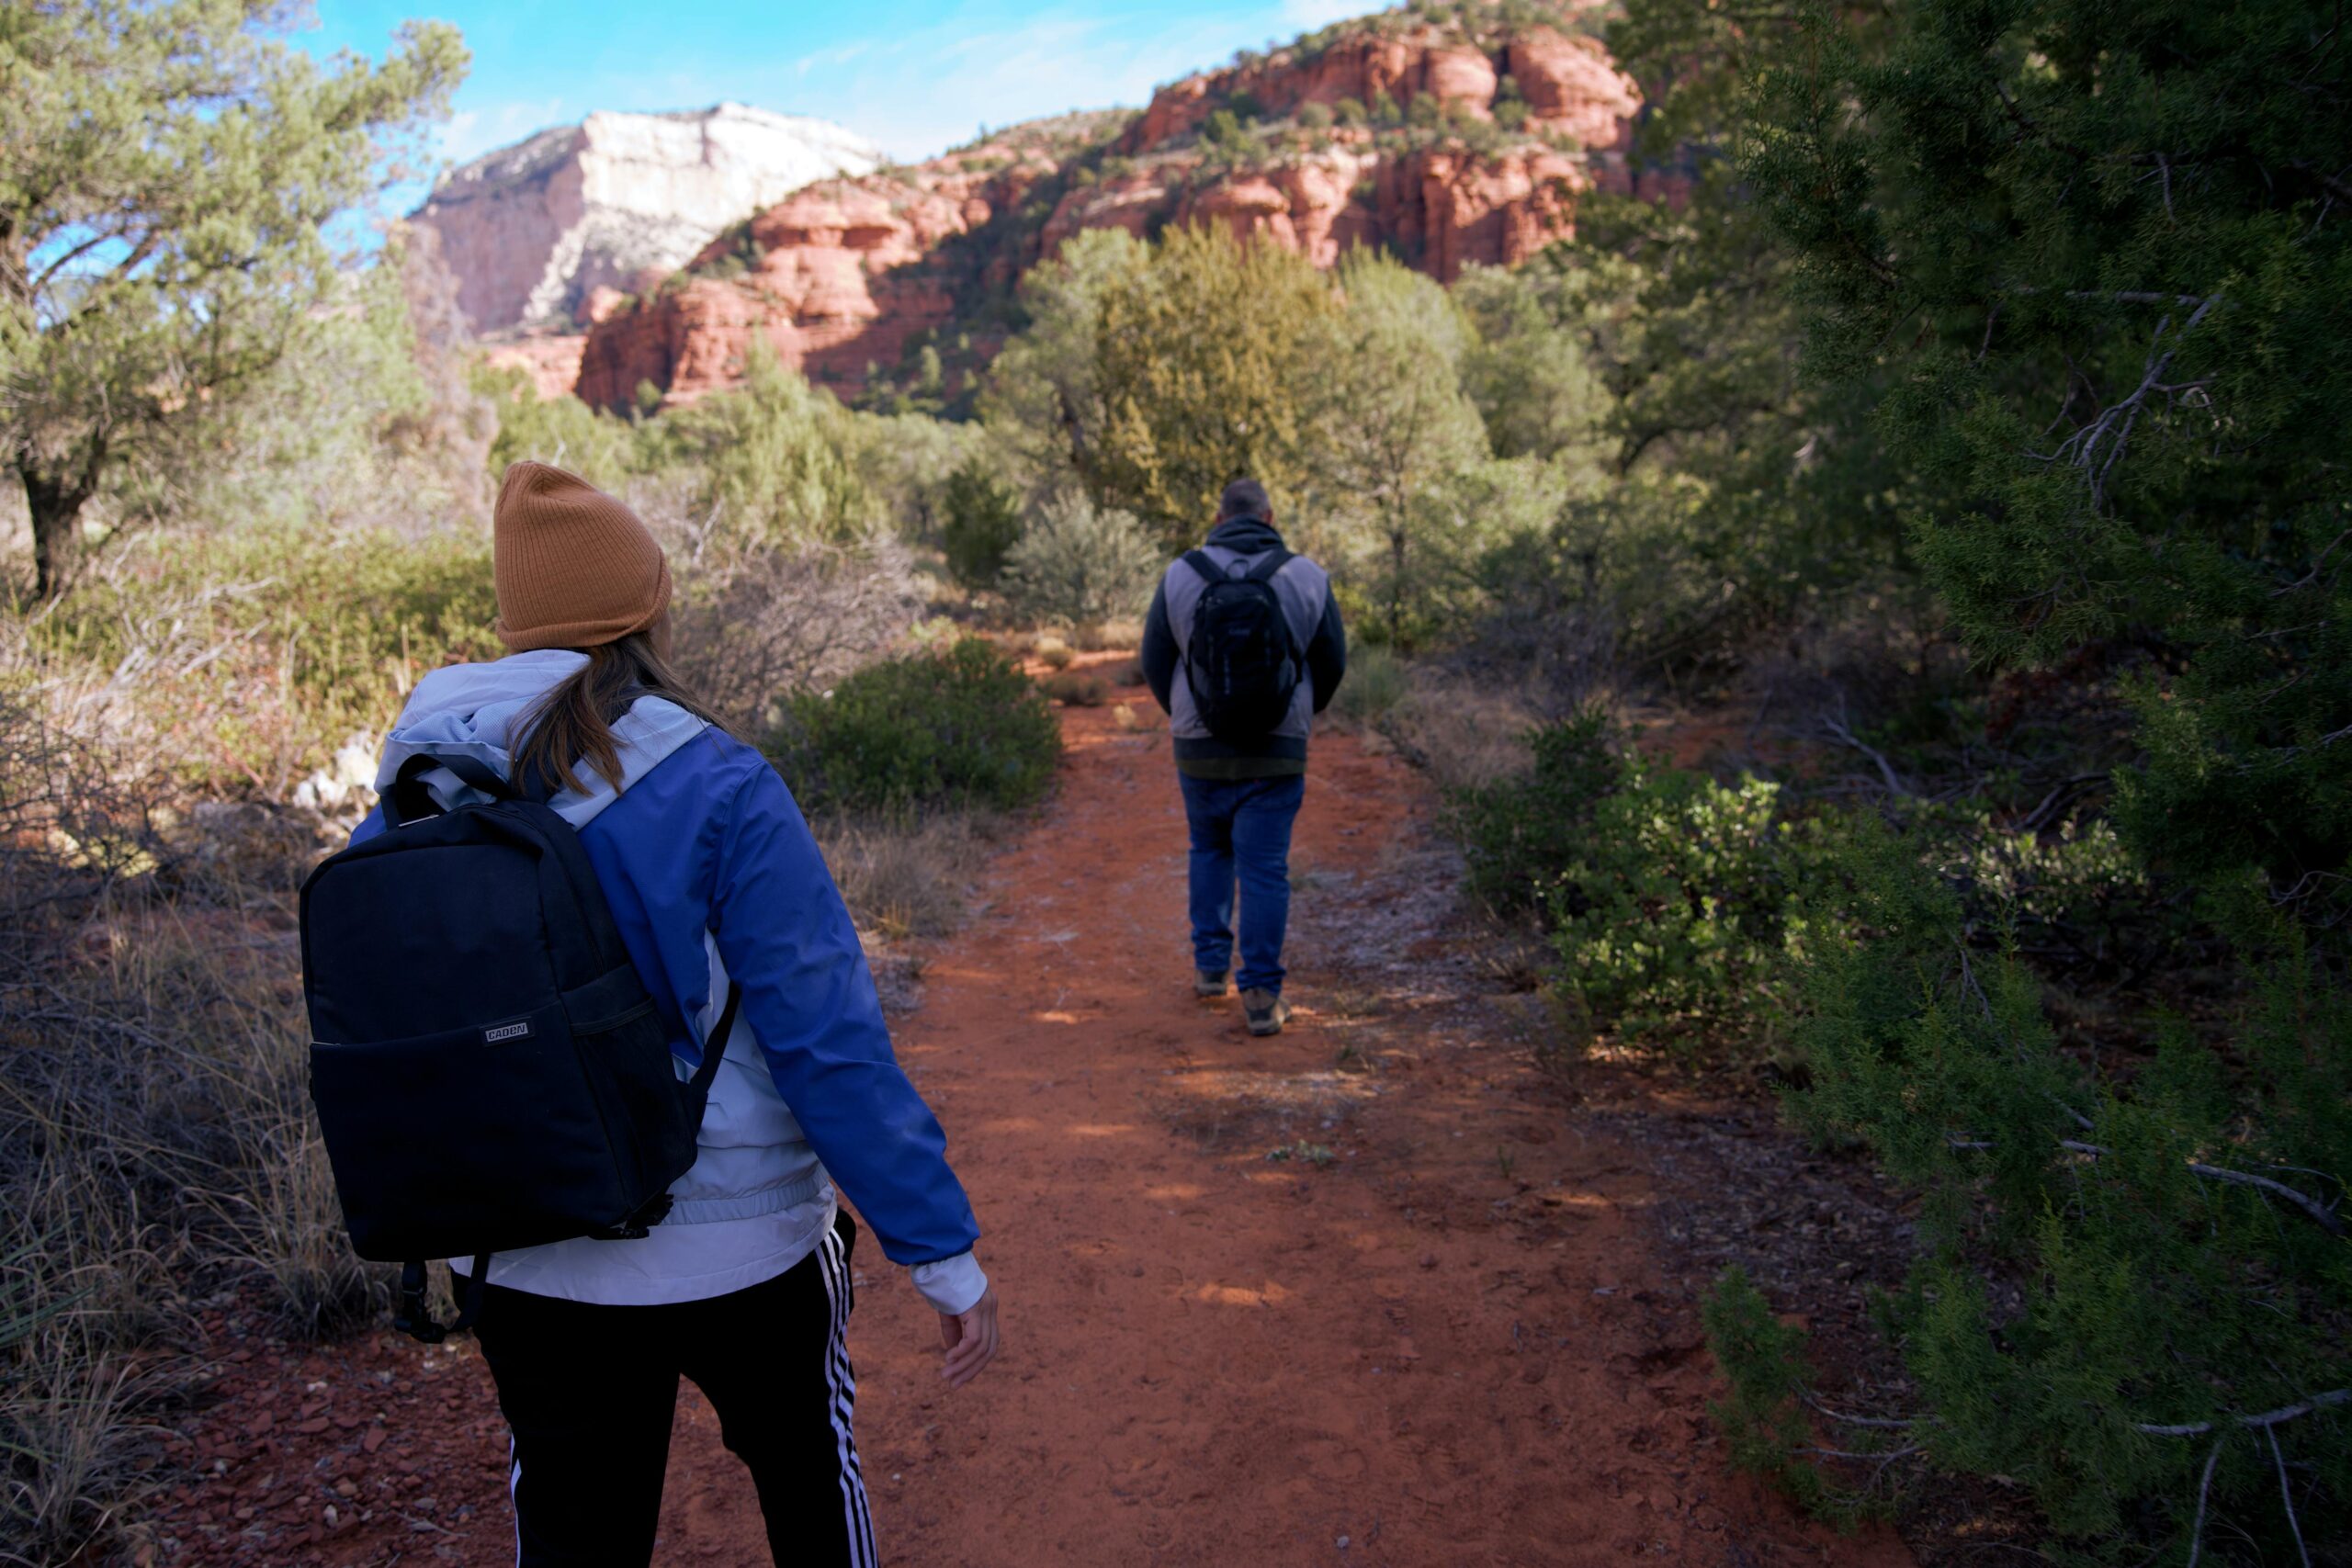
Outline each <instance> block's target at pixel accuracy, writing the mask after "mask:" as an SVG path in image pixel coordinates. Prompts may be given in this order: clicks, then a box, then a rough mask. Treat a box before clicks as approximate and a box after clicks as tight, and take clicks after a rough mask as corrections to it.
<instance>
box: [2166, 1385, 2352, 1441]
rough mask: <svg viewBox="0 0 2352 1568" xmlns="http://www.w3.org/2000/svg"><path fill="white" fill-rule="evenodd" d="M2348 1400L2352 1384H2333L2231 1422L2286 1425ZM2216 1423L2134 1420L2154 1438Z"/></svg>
mask: <svg viewBox="0 0 2352 1568" xmlns="http://www.w3.org/2000/svg"><path fill="white" fill-rule="evenodd" d="M2347 1403H2352V1388H2332V1389H2330V1390H2328V1391H2327V1392H2326V1393H2314V1394H2312V1395H2310V1396H2308V1397H2307V1398H2303V1399H2299V1400H2297V1401H2295V1403H2294V1404H2282V1405H2280V1406H2279V1407H2278V1409H2276V1410H2266V1411H2263V1412H2262V1413H2261V1414H2260V1415H2258V1416H2231V1417H2230V1418H2229V1422H2228V1423H2227V1424H2228V1425H2233V1426H2238V1427H2283V1426H2285V1425H2286V1424H2287V1423H2288V1422H2290V1421H2297V1420H2301V1418H2302V1417H2303V1416H2309V1415H2310V1414H2311V1413H2312V1411H2314V1410H2327V1409H2332V1408H2333V1407H2335V1406H2336V1405H2338V1404H2347ZM2215 1425H2216V1423H2214V1422H2211V1421H2186V1422H2183V1423H2181V1424H2180V1425H2179V1426H2177V1427H2160V1426H2155V1425H2154V1424H2152V1423H2149V1422H2145V1421H2134V1422H2133V1423H2131V1429H2132V1430H2133V1431H2135V1432H2145V1433H2146V1434H2147V1435H2148V1436H2150V1437H2152V1438H2197V1437H2202V1436H2203V1435H2204V1434H2206V1433H2207V1432H2210V1431H2211V1430H2212V1429H2213V1428H2214V1426H2215Z"/></svg>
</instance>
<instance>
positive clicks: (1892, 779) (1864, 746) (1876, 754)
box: [1821, 703, 1911, 795]
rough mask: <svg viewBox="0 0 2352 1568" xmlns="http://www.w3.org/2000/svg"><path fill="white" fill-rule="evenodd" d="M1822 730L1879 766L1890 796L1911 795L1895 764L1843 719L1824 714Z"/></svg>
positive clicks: (1840, 743)
mask: <svg viewBox="0 0 2352 1568" xmlns="http://www.w3.org/2000/svg"><path fill="white" fill-rule="evenodd" d="M1839 707H1840V710H1841V711H1842V709H1843V707H1844V705H1843V704H1842V703H1841V704H1840V705H1839ZM1821 728H1823V729H1824V730H1825V731H1826V732H1827V734H1828V736H1829V738H1830V739H1833V740H1836V741H1837V742H1838V744H1839V745H1841V746H1850V747H1852V748H1853V749H1854V750H1857V751H1860V753H1861V754H1862V755H1863V756H1865V757H1868V758H1869V759H1870V760H1871V761H1872V762H1873V763H1875V764H1877V767H1878V773H1879V777H1881V778H1882V779H1884V780H1885V781H1886V791H1887V793H1888V794H1889V795H1909V794H1910V793H1911V791H1910V789H1909V788H1908V787H1907V786H1906V785H1905V784H1904V782H1903V780H1902V777H1901V776H1900V775H1899V774H1897V773H1895V771H1894V763H1892V762H1890V761H1887V760H1886V756H1885V754H1884V753H1883V752H1882V751H1880V750H1878V749H1877V748H1876V747H1874V746H1871V744H1870V743H1869V742H1867V741H1865V740H1863V739H1862V738H1861V737H1860V736H1859V735H1856V734H1855V733H1854V732H1853V731H1852V730H1851V729H1849V728H1847V726H1846V721H1845V720H1844V719H1843V718H1832V717H1830V716H1828V715H1827V714H1824V715H1822V716H1821Z"/></svg>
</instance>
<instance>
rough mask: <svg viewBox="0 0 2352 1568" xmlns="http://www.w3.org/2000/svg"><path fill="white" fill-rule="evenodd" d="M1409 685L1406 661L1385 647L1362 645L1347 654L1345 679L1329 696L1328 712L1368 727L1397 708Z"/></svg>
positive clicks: (1348, 721) (1410, 680) (1344, 721)
mask: <svg viewBox="0 0 2352 1568" xmlns="http://www.w3.org/2000/svg"><path fill="white" fill-rule="evenodd" d="M1411 689H1412V679H1411V677H1410V676H1409V675H1408V674H1407V673H1406V668H1405V661H1404V660H1401V659H1399V658H1397V656H1396V655H1395V654H1394V653H1391V652H1389V651H1388V649H1385V648H1374V647H1361V648H1356V649H1351V650H1350V652H1349V655H1348V674H1347V679H1346V680H1344V681H1341V682H1340V689H1339V691H1338V692H1337V693H1335V694H1333V695H1332V698H1331V710H1330V711H1331V716H1333V717H1334V718H1337V719H1338V720H1339V721H1340V722H1341V723H1342V724H1351V725H1354V726H1356V727H1357V728H1370V727H1372V726H1374V725H1375V724H1378V723H1379V722H1380V721H1381V720H1382V719H1384V718H1385V717H1387V716H1388V715H1389V714H1390V713H1392V712H1394V711H1395V710H1396V707H1397V704H1398V703H1401V702H1403V701H1404V700H1405V695H1406V694H1407V693H1408V692H1409V691H1410V690H1411Z"/></svg>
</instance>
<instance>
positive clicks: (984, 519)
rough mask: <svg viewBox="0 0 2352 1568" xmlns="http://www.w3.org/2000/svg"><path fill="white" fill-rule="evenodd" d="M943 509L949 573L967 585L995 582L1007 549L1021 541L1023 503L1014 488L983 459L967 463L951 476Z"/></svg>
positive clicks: (942, 540)
mask: <svg viewBox="0 0 2352 1568" xmlns="http://www.w3.org/2000/svg"><path fill="white" fill-rule="evenodd" d="M940 510H941V513H942V520H941V523H940V526H939V534H940V547H941V549H942V551H943V552H944V554H945V556H946V557H947V575H948V576H950V577H952V578H954V579H955V580H956V581H957V582H958V583H960V584H962V585H963V586H964V587H966V588H971V589H981V588H993V587H995V586H996V585H997V581H998V579H999V578H1001V576H1002V575H1003V573H1004V558H1005V552H1007V551H1008V550H1010V549H1012V547H1013V546H1014V545H1016V544H1018V543H1019V542H1020V540H1021V506H1020V502H1018V500H1017V499H1016V498H1015V497H1014V496H1013V493H1012V491H1011V490H1009V489H1007V488H1006V487H1005V486H1004V485H1002V484H1000V483H999V482H998V481H997V479H996V478H995V476H994V475H992V474H991V473H989V470H988V469H987V468H984V467H982V466H981V465H980V464H978V462H967V463H966V464H964V465H963V466H962V467H961V468H957V469H956V471H955V472H954V473H953V474H950V475H949V476H948V477H947V485H946V488H945V491H944V493H943V495H942V497H941V500H940Z"/></svg>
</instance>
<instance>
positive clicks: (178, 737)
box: [32, 526, 503, 797]
mask: <svg viewBox="0 0 2352 1568" xmlns="http://www.w3.org/2000/svg"><path fill="white" fill-rule="evenodd" d="M496 616H497V595H496V592H495V590H494V589H493V587H492V581H491V563H490V542H489V540H488V538H487V537H485V536H482V535H481V534H477V533H472V532H464V533H457V532H450V533H435V534H431V535H427V536H424V537H423V538H420V539H411V538H404V537H402V536H400V535H398V534H394V533H390V532H376V531H370V532H365V533H351V534H346V535H342V536H334V535H321V534H318V533H314V532H311V531H309V530H305V529H301V528H297V527H278V526H270V527H254V528H246V529H239V530H236V531H233V532H231V533H229V534H226V535H221V536H202V535H195V534H157V535H152V536H148V537H146V538H143V539H140V540H138V541H136V542H135V544H134V545H133V546H131V547H128V548H126V549H125V551H124V552H123V553H122V554H120V555H119V556H117V557H115V558H113V559H112V560H110V561H109V562H108V563H107V570H106V571H105V572H104V573H103V574H101V575H97V576H95V577H93V578H91V579H89V580H87V581H85V582H84V583H83V584H82V586H81V587H80V588H78V589H77V590H76V591H75V592H74V593H73V594H72V595H71V596H70V597H68V598H67V599H65V600H63V601H62V603H60V604H59V605H58V606H57V607H56V608H55V609H54V610H53V611H52V612H51V614H50V615H46V616H43V617H42V618H41V619H40V621H39V622H38V623H36V624H35V626H34V627H33V633H32V635H33V638H34V641H35V646H36V647H37V648H38V649H40V652H41V653H42V654H44V655H45V656H48V657H50V658H51V659H52V660H57V661H59V664H60V666H61V668H63V667H72V666H75V665H78V666H80V667H81V668H83V669H84V670H88V671H117V672H136V674H135V677H134V679H133V680H132V682H131V683H130V685H129V688H128V690H127V692H126V694H125V700H126V701H127V702H128V703H129V705H130V706H131V707H132V708H133V709H135V711H136V713H137V716H138V721H139V723H140V724H141V725H142V726H144V727H146V728H148V729H149V730H150V731H151V732H152V733H151V734H150V735H148V736H146V737H143V738H142V739H141V744H142V745H150V746H152V747H153V750H154V751H155V753H156V754H157V755H159V756H161V757H164V758H165V759H168V763H167V765H168V769H169V771H170V772H171V773H173V774H174V775H175V777H177V778H178V779H179V780H180V781H181V782H182V783H184V784H188V785H191V786H193V787H197V788H198V789H199V790H201V791H203V792H204V793H209V794H220V793H231V794H237V795H265V796H270V797H277V796H281V795H285V794H286V793H288V791H290V790H291V789H292V787H293V786H294V784H296V783H298V782H299V781H300V779H301V778H302V777H303V776H304V775H305V774H307V773H311V771H312V770H314V769H316V768H318V767H319V766H321V765H322V763H324V762H325V761H326V760H327V758H328V757H329V756H330V755H332V754H333V752H334V750H335V749H336V748H337V747H338V746H340V745H342V744H343V743H344V742H345V740H346V739H349V738H350V737H351V736H352V735H354V734H355V733H356V732H358V731H361V730H378V731H380V730H382V729H383V728H386V727H387V726H388V725H389V724H390V721H391V719H392V717H393V716H395V715H396V714H397V713H398V712H399V711H400V705H401V700H402V699H403V698H404V697H405V696H406V695H407V694H408V692H409V690H410V688H411V687H413V685H414V684H415V683H416V682H417V680H418V679H419V678H420V677H421V676H423V675H424V672H425V671H428V670H433V669H435V668H437V667H438V666H440V665H443V664H447V663H452V662H455V661H457V660H468V659H478V658H496V657H498V655H499V654H500V652H501V651H503V650H502V649H500V648H499V646H498V643H497V639H496V637H494V636H493V635H492V631H491V624H492V621H493V620H495V618H496ZM122 679H123V676H122V674H121V673H118V676H117V680H118V682H121V681H122Z"/></svg>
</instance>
